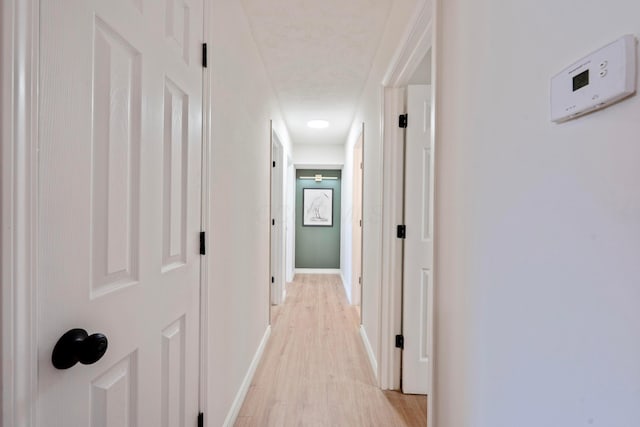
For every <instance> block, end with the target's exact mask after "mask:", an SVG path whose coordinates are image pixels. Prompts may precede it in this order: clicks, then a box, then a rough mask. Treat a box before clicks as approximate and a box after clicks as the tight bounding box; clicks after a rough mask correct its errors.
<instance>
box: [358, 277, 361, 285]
mask: <svg viewBox="0 0 640 427" xmlns="http://www.w3.org/2000/svg"><path fill="white" fill-rule="evenodd" d="M358 284H359V285H362V276H360V277H358Z"/></svg>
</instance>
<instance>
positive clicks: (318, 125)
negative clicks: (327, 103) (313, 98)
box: [307, 120, 329, 129]
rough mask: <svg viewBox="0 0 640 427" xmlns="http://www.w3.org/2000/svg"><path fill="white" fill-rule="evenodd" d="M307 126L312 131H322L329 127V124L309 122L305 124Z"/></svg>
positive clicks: (321, 121) (325, 122)
mask: <svg viewBox="0 0 640 427" xmlns="http://www.w3.org/2000/svg"><path fill="white" fill-rule="evenodd" d="M307 126H309V127H310V128H313V129H324V128H327V127H329V122H328V121H326V120H311V121H309V122H307Z"/></svg>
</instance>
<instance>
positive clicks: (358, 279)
mask: <svg viewBox="0 0 640 427" xmlns="http://www.w3.org/2000/svg"><path fill="white" fill-rule="evenodd" d="M360 129H361V130H360V136H359V137H358V142H356V143H355V145H354V146H353V148H352V152H353V162H352V163H353V171H352V175H353V176H352V182H351V184H352V203H353V205H352V206H353V208H352V209H351V211H352V212H355V211H356V209H355V207H356V206H358V210H357V213H359V214H360V215H359V218H357V217H356V216H352V218H351V236H352V239H351V240H352V242H351V270H352V271H351V303H352V304H353V305H357V306H359V307H360V324H362V282H363V278H362V276H363V268H362V267H363V264H364V259H363V258H364V257H363V255H364V245H363V240H364V239H363V236H364V220H363V217H364V215H363V207H364V145H365V124H364V122H363V123H362V125H361V128H360ZM358 146H359V148H357V147H358ZM356 150H358V151H359V152H360V155H359V160H360V162H359V164H357V163H356V160H357V159H356ZM356 176H358V178H357V182H358V184H359V185H358V187H359V188H358V191H359V194H358V195H359V197H356V195H357V193H356ZM358 228H359V229H360V232H359V233H360V239H359V241H355V239H353V234H354V230H356V229H358ZM356 251H358V252H359V253H360V254H359V257H360V268H359V269H357V270H356V269H355V268H354V265H353V260H354V255H355V253H356ZM356 284H357V286H356ZM356 287H358V288H359V290H360V292H359V293H358V294H357V295H354V290H355V288H356Z"/></svg>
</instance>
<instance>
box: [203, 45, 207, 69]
mask: <svg viewBox="0 0 640 427" xmlns="http://www.w3.org/2000/svg"><path fill="white" fill-rule="evenodd" d="M202 67H204V68H207V44H206V43H202Z"/></svg>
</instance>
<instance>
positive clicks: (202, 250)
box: [200, 231, 207, 255]
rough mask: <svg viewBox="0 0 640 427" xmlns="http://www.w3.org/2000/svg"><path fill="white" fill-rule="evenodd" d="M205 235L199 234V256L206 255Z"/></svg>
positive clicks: (202, 232)
mask: <svg viewBox="0 0 640 427" xmlns="http://www.w3.org/2000/svg"><path fill="white" fill-rule="evenodd" d="M205 240H206V239H205V234H204V231H201V232H200V255H206V254H207V248H205Z"/></svg>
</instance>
